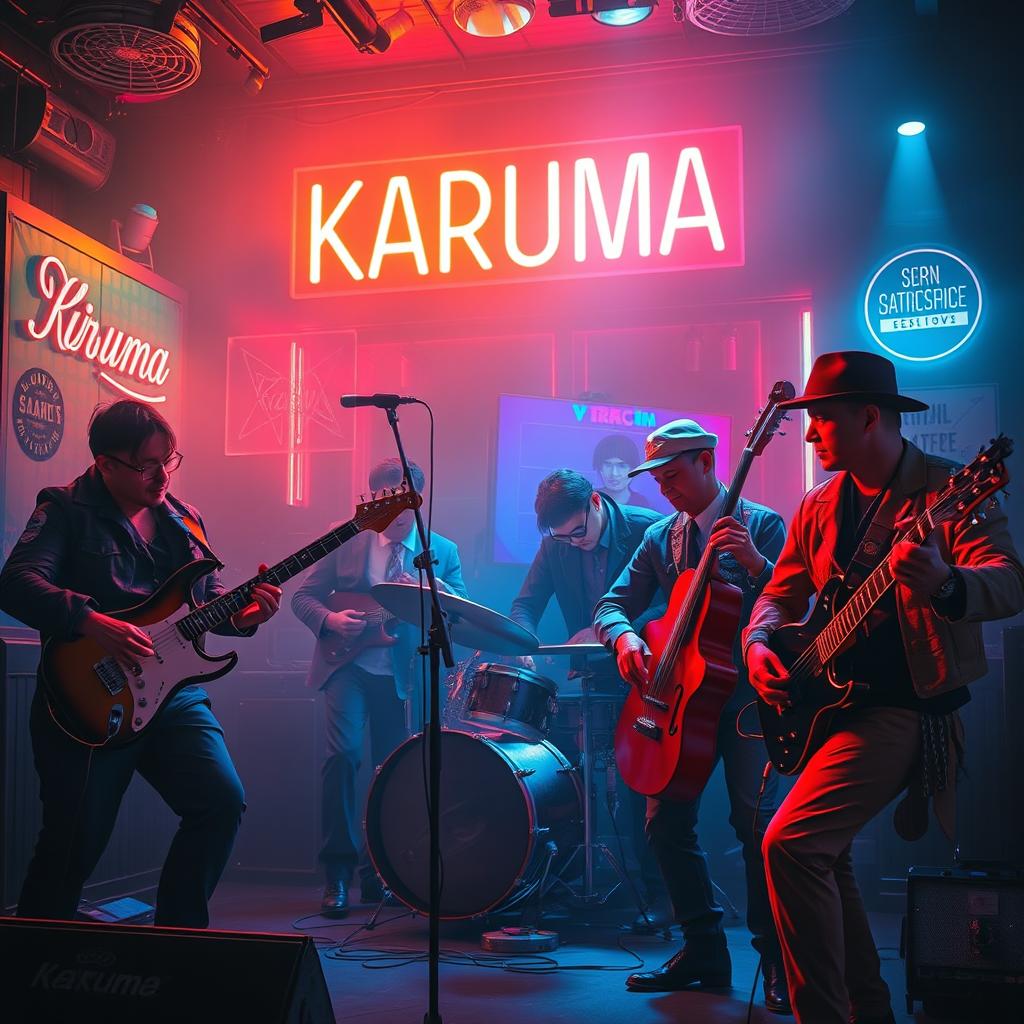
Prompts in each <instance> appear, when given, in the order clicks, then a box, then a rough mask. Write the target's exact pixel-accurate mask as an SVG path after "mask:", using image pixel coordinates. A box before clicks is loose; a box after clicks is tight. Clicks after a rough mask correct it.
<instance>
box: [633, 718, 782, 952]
mask: <svg viewBox="0 0 1024 1024" xmlns="http://www.w3.org/2000/svg"><path fill="white" fill-rule="evenodd" d="M719 759H721V760H722V761H723V762H724V764H725V785H726V789H727V791H728V794H729V809H730V810H729V824H730V825H732V827H733V829H734V830H735V832H736V838H737V839H738V840H739V841H740V845H741V847H742V849H743V864H744V868H745V873H746V881H747V927H748V928H749V929H750V933H751V935H752V937H753V939H752V942H753V946H754V948H755V949H756V950H757V951H758V952H759V953H761V954H763V955H764V957H765V959H767V960H770V961H772V962H774V963H779V962H780V958H781V953H780V952H779V942H778V938H777V937H776V934H775V924H774V922H773V921H772V913H771V905H770V904H769V902H768V887H767V884H766V882H765V874H764V861H763V859H762V857H761V837H762V836H763V835H764V830H765V829H766V828H767V826H768V822H769V821H771V819H772V815H774V813H775V811H776V809H777V807H778V794H777V789H778V779H777V776H776V775H775V773H774V772H773V773H772V774H771V776H770V777H769V779H768V783H767V785H766V787H765V791H764V795H763V796H762V798H761V803H760V807H759V808H758V814H757V818H758V820H757V824H756V825H755V823H754V807H755V804H756V803H757V793H758V790H759V789H760V787H761V773H762V772H763V771H764V766H765V763H766V762H767V760H768V753H767V751H766V749H765V746H764V744H763V743H762V742H760V741H758V740H750V739H744V738H743V737H742V736H740V735H739V734H738V733H737V732H736V713H735V710H730V709H726V710H725V712H724V713H723V714H722V718H721V721H720V722H719V724H718V742H717V747H716V750H715V765H717V764H718V761H719ZM699 810H700V797H699V796H698V797H697V798H696V799H695V800H687V801H673V800H656V799H654V798H650V799H649V800H648V802H647V838H648V841H649V842H650V844H651V847H652V849H653V850H654V855H655V857H656V858H657V860H658V864H659V866H660V868H661V873H662V875H663V876H664V878H665V885H666V886H667V887H668V893H669V897H670V898H671V900H672V909H673V912H674V914H675V918H676V920H677V921H678V922H679V924H680V925H681V926H682V928H683V934H684V935H685V936H686V937H688V938H689V937H692V936H695V935H711V934H717V933H720V932H721V931H722V916H723V910H722V908H721V906H720V905H719V903H718V900H717V899H716V898H715V894H714V889H713V888H712V885H711V874H710V872H709V871H708V860H707V855H706V854H705V853H704V851H703V850H702V849H701V846H700V842H699V841H698V839H697V815H698V812H699Z"/></svg>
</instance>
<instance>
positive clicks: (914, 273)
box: [864, 249, 981, 363]
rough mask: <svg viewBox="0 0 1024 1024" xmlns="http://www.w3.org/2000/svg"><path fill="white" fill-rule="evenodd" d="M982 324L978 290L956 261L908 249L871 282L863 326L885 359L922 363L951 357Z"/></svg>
mask: <svg viewBox="0 0 1024 1024" xmlns="http://www.w3.org/2000/svg"><path fill="white" fill-rule="evenodd" d="M980 318H981V285H980V284H979V282H978V278H977V276H976V275H975V273H974V271H973V270H971V268H970V267H969V266H968V265H967V264H966V263H964V261H963V260H962V259H960V257H959V256H954V255H953V254H952V253H951V252H946V251H945V250H944V249H909V250H907V251H906V252H901V253H900V254H899V256H894V257H893V258H892V259H891V260H889V262H888V263H886V264H884V265H883V266H882V267H881V269H880V270H878V272H877V273H876V274H875V276H874V277H873V278H871V283H870V284H869V285H868V288H867V291H866V292H865V294H864V320H865V321H866V322H867V325H868V330H869V331H870V332H871V336H872V337H873V338H874V339H875V341H877V342H878V344H879V345H881V346H882V348H884V349H885V351H886V352H888V353H889V354H890V355H894V356H898V357H899V358H900V359H909V360H911V361H913V362H918V363H925V362H929V361H930V360H932V359H941V358H942V357H943V356H948V355H949V354H950V353H952V352H955V351H956V350H957V349H958V348H960V347H961V346H962V345H964V344H965V343H966V342H967V339H968V338H970V336H971V335H972V334H973V333H974V330H975V328H976V327H977V326H978V321H979V320H980Z"/></svg>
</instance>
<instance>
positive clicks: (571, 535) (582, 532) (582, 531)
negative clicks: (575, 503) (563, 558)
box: [548, 501, 590, 544]
mask: <svg viewBox="0 0 1024 1024" xmlns="http://www.w3.org/2000/svg"><path fill="white" fill-rule="evenodd" d="M589 524H590V502H589V501H588V502H587V514H586V516H584V518H583V525H582V526H577V527H576V528H575V529H574V530H570V531H569V532H568V533H552V532H551V530H550V528H549V529H548V536H549V537H550V538H551V539H552V540H560V541H561V542H562V543H563V544H571V543H572V542H573V541H574V540H583V538H584V537H586V535H587V526H588V525H589Z"/></svg>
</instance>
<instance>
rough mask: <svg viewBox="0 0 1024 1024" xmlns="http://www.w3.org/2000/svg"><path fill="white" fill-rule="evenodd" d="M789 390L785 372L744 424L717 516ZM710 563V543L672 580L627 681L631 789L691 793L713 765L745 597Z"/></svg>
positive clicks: (618, 749) (622, 721) (625, 759)
mask: <svg viewBox="0 0 1024 1024" xmlns="http://www.w3.org/2000/svg"><path fill="white" fill-rule="evenodd" d="M795 393H796V392H795V389H794V387H793V385H792V384H791V383H790V382H789V381H788V380H780V381H778V382H777V383H776V384H775V386H774V387H773V388H772V391H771V394H770V395H769V396H768V402H767V404H766V405H765V408H764V409H763V410H761V413H760V415H759V416H758V419H757V422H756V423H755V424H754V426H753V427H751V429H750V430H749V431H748V432H747V437H748V441H747V444H746V447H745V448H744V449H743V453H742V455H741V456H740V460H739V465H738V466H737V467H736V472H735V474H734V476H733V480H732V483H731V484H730V486H729V492H728V494H727V495H726V499H725V503H724V504H723V506H722V511H721V512H720V513H719V517H720V518H721V517H725V516H731V515H732V513H733V511H734V510H735V508H736V503H737V502H738V501H739V498H740V491H741V490H742V489H743V484H744V483H745V482H746V479H747V474H748V473H749V472H750V467H751V465H752V464H753V461H754V458H755V456H758V455H760V454H761V453H762V452H763V451H764V449H765V447H766V446H767V444H768V442H769V441H770V440H771V439H772V437H773V436H774V435H775V432H776V431H777V430H778V428H779V424H780V423H781V422H782V420H783V419H785V418H786V412H785V410H784V409H780V408H779V406H778V403H779V402H783V401H785V400H786V399H789V398H792V397H793V395H794V394H795ZM716 566H717V557H716V554H715V549H714V548H713V547H712V546H711V545H710V544H709V545H708V546H707V547H706V548H705V549H704V553H703V555H702V556H701V559H700V563H699V564H698V565H697V566H696V568H690V569H687V570H686V571H685V572H683V573H682V575H681V576H680V577H679V579H677V580H676V582H675V585H674V586H673V588H672V596H671V598H670V599H669V604H668V610H667V611H666V613H665V615H664V616H663V617H662V618H660V619H654V620H652V621H651V622H649V623H648V624H647V625H646V626H645V627H644V640H645V641H646V642H647V646H648V647H649V648H650V649H651V660H650V662H649V664H648V667H647V673H648V679H647V683H646V684H645V685H644V686H643V687H636V686H632V687H630V690H629V693H628V694H627V695H626V703H625V704H624V705H623V708H622V714H621V715H620V717H619V723H618V725H617V727H616V730H615V763H616V765H617V766H618V769H619V773H620V774H621V775H622V777H623V779H625V781H626V784H627V785H628V786H629V787H630V788H631V789H633V790H635V791H636V792H637V793H644V794H645V795H647V796H657V797H668V798H669V799H672V800H692V799H693V798H695V797H696V796H698V795H699V794H700V792H701V790H703V788H704V786H705V784H706V783H707V781H708V776H709V775H710V774H711V769H712V768H713V767H714V763H715V746H716V739H715V738H716V736H717V735H718V721H719V719H720V718H721V716H722V709H723V708H724V707H725V705H726V703H727V702H728V700H729V697H730V696H732V693H733V690H734V689H735V688H736V680H737V677H738V674H737V671H736V665H735V664H734V662H733V642H734V640H735V639H736V632H737V630H738V629H739V623H740V607H741V605H742V599H743V592H742V591H741V590H740V588H739V587H736V586H733V585H732V584H731V583H727V582H725V580H723V579H721V578H719V577H717V576H716V575H715V569H716Z"/></svg>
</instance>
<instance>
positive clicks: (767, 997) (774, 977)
mask: <svg viewBox="0 0 1024 1024" xmlns="http://www.w3.org/2000/svg"><path fill="white" fill-rule="evenodd" d="M761 970H762V973H763V974H764V1006H765V1009H766V1010H770V1011H771V1012H772V1013H792V1012H793V1007H792V1006H791V1005H790V1002H789V988H788V986H787V985H786V972H785V971H784V970H783V969H782V964H780V963H777V962H772V961H770V960H766V961H765V962H764V966H763V967H762V969H761Z"/></svg>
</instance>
